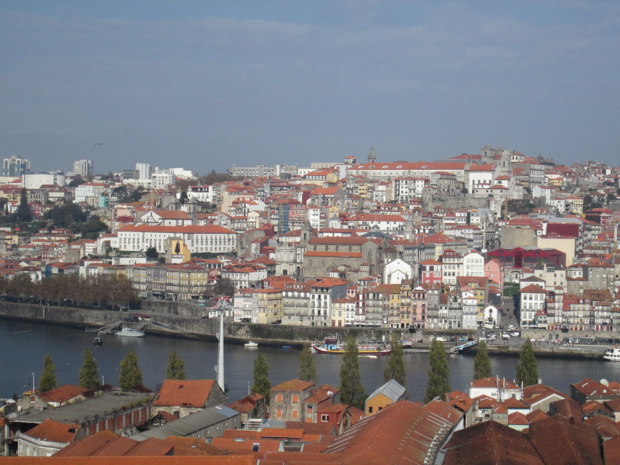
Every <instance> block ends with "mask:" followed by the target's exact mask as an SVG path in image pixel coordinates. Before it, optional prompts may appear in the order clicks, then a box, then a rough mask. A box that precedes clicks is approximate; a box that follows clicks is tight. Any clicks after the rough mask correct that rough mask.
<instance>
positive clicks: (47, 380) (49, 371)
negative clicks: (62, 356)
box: [39, 354, 58, 392]
mask: <svg viewBox="0 0 620 465" xmlns="http://www.w3.org/2000/svg"><path fill="white" fill-rule="evenodd" d="M57 385H58V383H57V381H56V365H54V362H53V361H52V357H50V355H49V354H46V355H45V359H43V372H42V373H41V377H40V378H39V391H40V392H47V391H51V390H52V389H54V388H56V386H57Z"/></svg>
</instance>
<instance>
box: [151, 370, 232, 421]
mask: <svg viewBox="0 0 620 465" xmlns="http://www.w3.org/2000/svg"><path fill="white" fill-rule="evenodd" d="M225 402H226V394H224V391H222V389H221V388H220V386H219V385H218V384H217V383H216V382H215V380H213V379H200V380H187V379H185V380H172V379H166V380H164V383H163V384H162V386H161V389H160V390H159V392H158V393H157V397H156V398H155V401H154V402H153V407H152V410H153V411H152V415H156V414H157V413H159V412H162V411H163V412H167V413H170V414H172V415H174V416H175V417H177V418H183V417H185V416H187V415H190V414H191V413H195V412H200V411H202V410H204V409H206V408H208V407H215V406H216V405H220V404H223V403H225Z"/></svg>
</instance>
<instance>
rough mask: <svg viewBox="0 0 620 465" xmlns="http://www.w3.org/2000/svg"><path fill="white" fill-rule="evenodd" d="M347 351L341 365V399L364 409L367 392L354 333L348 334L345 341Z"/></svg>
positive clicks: (345, 402) (344, 402)
mask: <svg viewBox="0 0 620 465" xmlns="http://www.w3.org/2000/svg"><path fill="white" fill-rule="evenodd" d="M344 350H345V353H344V355H343V359H342V366H341V367H340V400H341V401H342V403H343V404H349V405H352V406H353V407H357V408H359V409H364V402H365V401H366V392H365V391H364V386H362V378H361V375H360V365H359V359H358V354H359V350H358V348H357V342H355V337H353V336H352V335H349V336H347V338H346V339H345V342H344Z"/></svg>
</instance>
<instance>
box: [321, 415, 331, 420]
mask: <svg viewBox="0 0 620 465" xmlns="http://www.w3.org/2000/svg"><path fill="white" fill-rule="evenodd" d="M321 421H322V422H326V421H329V415H321Z"/></svg>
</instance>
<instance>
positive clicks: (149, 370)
mask: <svg viewBox="0 0 620 465" xmlns="http://www.w3.org/2000/svg"><path fill="white" fill-rule="evenodd" d="M93 338H94V334H92V333H85V332H84V331H82V330H79V329H74V328H65V327H61V326H54V325H44V324H40V323H29V322H18V321H11V320H0V397H11V396H13V394H14V393H16V394H18V395H21V393H22V392H23V391H24V390H26V389H29V388H30V386H31V383H32V372H34V373H35V381H36V382H37V383H38V378H39V376H40V375H41V369H42V366H43V358H44V357H45V354H50V356H51V357H52V359H53V361H54V363H55V365H56V377H57V379H58V383H59V385H62V384H77V383H78V373H79V370H80V368H81V367H82V352H83V351H84V349H85V348H90V349H92V351H93V353H94V355H95V359H96V361H97V365H98V367H99V370H100V373H101V377H102V378H103V379H104V380H105V382H106V383H110V384H113V385H117V384H118V373H119V368H118V367H119V364H120V361H121V360H122V358H123V357H124V356H125V355H126V354H127V352H128V351H129V350H130V349H134V350H135V351H136V353H137V355H138V364H139V366H140V368H141V370H142V374H143V379H144V384H145V385H146V386H147V387H149V388H151V389H153V390H157V389H158V387H159V385H160V384H161V383H162V380H163V379H164V377H165V375H166V367H167V364H168V356H169V354H170V353H171V352H173V351H176V352H177V354H178V355H179V356H180V357H181V358H182V359H183V360H184V361H185V372H186V377H187V379H205V378H209V379H216V378H217V375H216V372H215V365H216V363H217V343H215V342H207V341H194V340H186V339H177V338H169V337H162V336H154V335H148V334H147V336H145V337H144V338H121V337H118V336H113V335H104V336H103V345H102V346H100V347H97V346H94V345H93ZM259 351H260V352H261V353H262V354H263V356H264V357H265V359H266V361H267V364H268V365H269V378H270V380H271V384H272V386H273V385H276V384H278V383H280V382H282V381H286V380H288V379H292V378H295V377H297V371H298V369H299V351H296V350H283V349H281V348H271V347H262V346H260V347H259V348H258V349H246V348H244V347H243V346H242V345H233V344H227V345H226V349H225V363H226V365H225V378H226V388H227V390H228V398H229V399H230V400H231V401H232V400H236V399H239V398H241V397H244V396H245V395H247V393H248V389H249V384H250V383H251V382H252V369H253V363H254V360H255V358H256V356H257V354H258V352H259ZM314 360H315V363H316V367H317V373H318V377H319V383H326V384H331V385H334V386H336V387H337V386H339V384H340V367H341V365H342V356H339V355H319V354H316V355H314ZM404 360H405V366H406V370H407V391H408V394H409V399H410V400H414V401H421V400H422V399H423V398H424V393H425V390H426V384H427V380H428V376H427V372H428V354H421V353H406V354H405V356H404ZM359 362H360V373H361V377H362V383H363V384H364V387H365V389H366V392H367V393H368V394H370V393H371V392H372V391H374V390H375V389H377V388H378V387H379V386H380V385H381V384H382V383H383V371H384V369H385V366H386V364H387V357H378V358H376V359H371V358H360V360H359ZM516 363H517V359H516V358H508V357H494V358H492V359H491V367H492V371H493V373H494V374H497V375H499V376H500V377H505V378H506V379H509V380H513V379H514V377H515V365H516ZM448 365H449V368H450V384H451V387H452V389H454V390H462V391H465V392H467V383H468V382H469V381H470V380H471V377H472V373H473V357H470V356H464V355H458V356H450V357H449V358H448ZM538 370H539V376H540V377H541V378H542V380H543V383H545V384H547V385H549V386H551V387H554V388H555V389H558V390H560V391H563V392H566V393H568V392H569V384H570V383H575V382H577V381H580V380H582V379H584V378H593V379H596V380H599V379H601V378H606V379H608V380H616V381H620V363H616V364H614V363H609V362H603V361H592V360H550V359H542V360H538Z"/></svg>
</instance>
